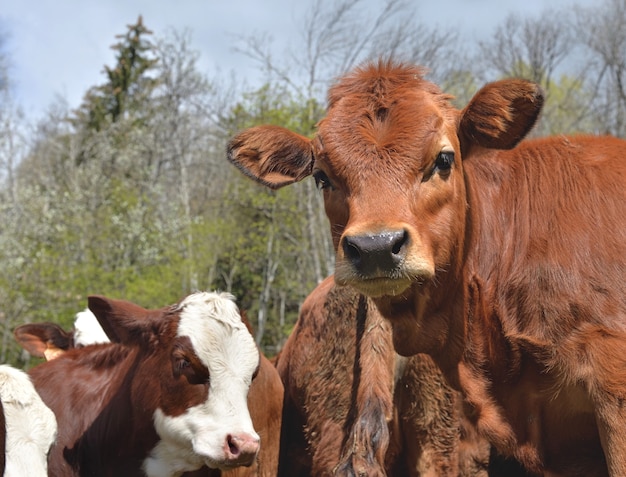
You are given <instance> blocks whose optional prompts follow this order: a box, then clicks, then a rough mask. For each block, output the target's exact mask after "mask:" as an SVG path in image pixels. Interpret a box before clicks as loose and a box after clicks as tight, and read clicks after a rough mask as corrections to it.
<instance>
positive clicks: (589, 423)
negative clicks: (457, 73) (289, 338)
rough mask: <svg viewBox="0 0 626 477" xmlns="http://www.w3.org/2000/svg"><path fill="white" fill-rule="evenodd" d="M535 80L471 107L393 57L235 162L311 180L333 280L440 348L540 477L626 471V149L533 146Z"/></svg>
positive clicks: (593, 144) (249, 137) (424, 345)
mask: <svg viewBox="0 0 626 477" xmlns="http://www.w3.org/2000/svg"><path fill="white" fill-rule="evenodd" d="M542 104H543V95H542V92H541V90H540V88H539V87H538V86H537V85H535V84H533V83H530V82H528V81H525V80H521V79H505V80H501V81H498V82H495V83H491V84H488V85H486V86H485V87H483V88H482V89H481V90H480V91H479V92H478V93H477V94H476V95H475V96H474V97H473V98H472V100H471V101H470V102H469V104H468V105H467V106H466V107H465V108H464V109H462V110H457V109H456V108H454V107H453V105H452V104H451V102H450V96H449V95H447V94H445V93H443V92H442V91H441V90H440V89H439V88H438V87H437V86H436V85H434V84H432V83H430V82H428V81H427V80H425V79H424V75H423V70H422V69H421V68H419V67H415V66H411V65H403V64H398V63H394V62H392V61H379V62H377V63H371V64H367V65H364V66H363V67H360V68H357V69H355V70H354V71H352V72H351V73H349V74H347V75H346V76H345V77H343V78H341V79H340V80H339V81H338V82H337V83H336V84H335V85H334V86H333V87H332V88H331V89H330V91H329V93H328V110H327V114H326V117H325V118H324V119H322V120H321V121H320V123H319V125H318V132H317V135H316V137H314V138H313V139H309V138H307V137H303V136H301V135H298V134H296V133H293V132H290V131H288V130H286V129H284V128H279V127H275V126H260V127H255V128H251V129H248V130H245V131H243V132H241V133H240V134H238V135H237V136H236V137H234V138H233V139H232V141H231V142H230V144H229V147H228V157H229V159H230V161H231V162H232V163H234V164H235V165H237V166H238V167H239V168H240V169H241V170H242V171H243V172H244V173H246V174H247V175H248V176H250V177H252V178H254V179H256V180H258V181H260V182H261V183H263V184H265V185H267V186H269V187H272V188H278V187H281V186H284V185H287V184H290V183H292V182H295V181H299V180H301V179H303V178H305V177H307V176H310V175H312V176H313V177H314V178H315V180H316V182H317V184H318V186H319V188H320V189H322V193H323V194H324V202H325V208H326V213H327V215H328V218H329V221H330V228H331V233H332V235H333V240H334V244H335V247H336V268H335V280H336V282H337V283H338V284H341V285H348V286H352V287H354V288H356V289H357V290H359V291H360V292H361V293H364V294H366V295H369V296H371V297H372V299H373V300H374V302H375V303H376V305H377V307H378V309H379V310H380V312H381V313H382V315H383V316H384V317H385V318H387V319H388V320H389V321H390V323H391V326H392V330H393V343H394V346H395V349H396V350H397V351H398V352H399V353H401V354H404V355H412V354H415V353H428V354H430V355H431V356H432V357H433V359H434V360H435V362H436V363H437V364H438V366H439V367H440V368H441V369H442V371H443V372H444V374H445V375H446V377H447V379H448V381H449V382H450V383H451V384H452V385H453V386H454V387H456V388H458V389H460V390H462V392H463V394H464V397H465V400H466V402H467V405H468V408H469V409H470V410H471V411H472V414H473V415H472V418H473V421H474V422H475V425H476V427H477V429H478V430H479V431H480V433H481V434H482V435H483V436H485V437H487V438H488V439H489V440H490V441H491V443H492V444H493V445H494V446H496V448H497V449H498V450H499V451H500V452H501V453H502V454H504V455H508V456H512V457H514V458H515V459H517V460H518V461H520V462H521V463H522V464H523V465H524V466H525V467H526V469H528V471H530V472H533V473H535V474H538V475H550V476H557V475H569V476H577V475H581V476H582V475H584V476H589V475H607V474H608V475H611V476H613V477H616V476H623V475H626V406H625V405H624V403H625V402H626V261H625V260H626V258H625V257H626V213H625V204H626V161H625V160H624V150H626V141H623V140H621V139H617V138H614V137H606V136H605V137H592V136H569V137H565V136H558V137H549V138H541V139H532V140H525V141H522V139H523V138H524V136H525V135H526V134H527V133H528V132H529V130H530V129H531V128H532V127H533V125H534V123H535V121H536V119H537V117H538V115H539V112H540V110H541V107H542Z"/></svg>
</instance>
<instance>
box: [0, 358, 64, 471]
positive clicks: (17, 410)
mask: <svg viewBox="0 0 626 477" xmlns="http://www.w3.org/2000/svg"><path fill="white" fill-rule="evenodd" d="M0 398H1V399H2V405H3V407H4V416H5V420H6V430H7V433H6V469H5V473H4V475H5V477H24V476H29V477H30V476H32V477H46V476H47V475H48V461H47V460H48V452H49V451H50V446H52V444H53V443H54V440H55V439H56V433H57V422H56V418H55V416H54V413H53V412H52V411H51V410H50V409H49V408H48V407H47V406H46V405H45V404H44V403H43V401H42V400H41V398H40V397H39V394H37V391H36V390H35V387H34V386H33V384H32V382H31V380H30V378H29V376H28V375H27V374H26V373H25V372H23V371H21V370H19V369H15V368H13V367H11V366H8V365H0Z"/></svg>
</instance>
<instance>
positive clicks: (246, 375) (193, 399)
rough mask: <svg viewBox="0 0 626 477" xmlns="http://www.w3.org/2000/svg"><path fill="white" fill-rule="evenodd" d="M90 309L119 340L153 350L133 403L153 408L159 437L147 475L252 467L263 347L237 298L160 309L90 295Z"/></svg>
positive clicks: (193, 299) (194, 299)
mask: <svg viewBox="0 0 626 477" xmlns="http://www.w3.org/2000/svg"><path fill="white" fill-rule="evenodd" d="M89 308H90V309H91V310H92V311H93V312H94V314H95V315H96V317H97V318H98V321H99V322H100V324H101V325H102V327H103V329H104V330H105V332H106V333H107V335H108V336H110V337H111V340H112V341H114V342H119V343H123V344H128V345H130V346H138V345H139V346H140V347H142V348H143V349H144V350H146V351H147V356H146V358H145V359H142V360H141V361H140V362H139V363H138V365H137V366H138V367H137V370H136V374H135V377H134V380H133V383H132V396H131V400H132V401H133V402H134V404H133V405H135V406H141V407H142V408H149V409H153V412H152V416H149V418H150V419H151V420H152V421H153V424H154V428H155V430H156V432H157V434H158V436H159V438H160V440H159V442H158V443H157V445H156V447H154V448H153V449H152V451H151V452H150V455H149V456H148V458H147V459H146V460H145V461H144V469H145V471H146V473H147V474H148V475H158V474H159V472H160V468H161V467H163V466H167V467H170V468H180V469H189V468H190V467H194V466H197V467H199V466H201V465H207V466H208V467H211V468H221V469H226V468H230V467H234V466H240V465H250V464H252V462H253V461H254V459H255V457H256V455H257V453H258V450H259V446H260V442H259V436H258V434H257V433H256V432H255V430H254V428H253V425H252V421H251V418H250V414H249V411H248V407H247V402H246V399H247V394H248V389H249V387H250V384H251V381H252V378H253V376H254V374H255V373H256V371H257V369H258V366H259V351H258V348H257V347H256V345H255V343H254V340H253V338H252V336H251V334H250V332H249V331H248V329H247V328H246V326H245V325H244V323H243V322H242V320H241V316H240V315H239V311H238V309H237V306H236V305H235V303H234V301H233V300H232V297H231V296H230V295H227V294H216V293H196V294H193V295H190V296H188V297H187V298H185V299H184V300H183V301H181V302H180V303H179V304H178V305H175V306H173V307H170V308H165V309H163V310H153V311H149V310H144V309H143V308H141V307H138V306H137V305H133V304H131V303H128V302H122V301H117V300H109V299H106V298H103V297H90V298H89ZM155 331H156V332H155ZM155 383H158V389H155ZM137 412H139V413H140V412H141V410H138V411H137Z"/></svg>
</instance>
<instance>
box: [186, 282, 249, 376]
mask: <svg viewBox="0 0 626 477" xmlns="http://www.w3.org/2000/svg"><path fill="white" fill-rule="evenodd" d="M179 311H180V321H179V324H178V330H177V336H186V337H188V338H189V340H190V341H191V344H192V346H193V348H194V351H195V353H196V355H197V356H198V358H199V359H200V360H201V361H202V362H203V363H204V364H205V365H206V366H207V368H208V370H209V373H210V374H211V375H212V376H214V375H218V374H220V373H226V374H237V375H240V376H241V378H242V379H244V380H245V381H247V382H249V381H250V380H251V378H252V374H253V372H254V371H255V370H256V368H257V367H258V364H259V352H258V349H257V347H256V344H255V343H254V339H253V338H252V335H251V334H250V332H249V331H248V329H247V328H246V326H245V324H244V323H243V321H242V320H241V315H240V314H239V310H238V308H237V305H236V304H235V302H234V298H233V297H232V295H230V294H227V293H213V292H211V293H209V292H202V293H195V294H192V295H190V296H188V297H187V298H185V299H184V300H183V301H182V302H181V303H180V304H179Z"/></svg>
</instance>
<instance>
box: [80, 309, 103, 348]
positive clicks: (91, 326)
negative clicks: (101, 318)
mask: <svg viewBox="0 0 626 477" xmlns="http://www.w3.org/2000/svg"><path fill="white" fill-rule="evenodd" d="M110 341H111V340H109V337H108V336H107V335H106V333H105V332H104V330H103V329H102V326H100V323H99V322H98V319H97V318H96V316H95V315H94V314H93V313H92V312H91V310H90V309H89V308H86V309H85V310H83V311H79V312H78V313H76V317H75V318H74V346H76V347H80V346H88V345H92V344H97V343H109V342H110Z"/></svg>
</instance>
